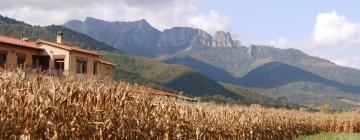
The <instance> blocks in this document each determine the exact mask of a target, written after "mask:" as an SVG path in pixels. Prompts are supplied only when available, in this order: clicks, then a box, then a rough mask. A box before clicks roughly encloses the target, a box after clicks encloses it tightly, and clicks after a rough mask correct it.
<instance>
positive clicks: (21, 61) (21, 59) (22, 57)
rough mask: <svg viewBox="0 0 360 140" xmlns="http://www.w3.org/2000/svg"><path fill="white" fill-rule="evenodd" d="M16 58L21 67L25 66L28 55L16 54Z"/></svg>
mask: <svg viewBox="0 0 360 140" xmlns="http://www.w3.org/2000/svg"><path fill="white" fill-rule="evenodd" d="M16 57H17V64H18V65H19V66H24V64H25V61H26V59H25V58H26V55H25V54H22V53H16Z"/></svg>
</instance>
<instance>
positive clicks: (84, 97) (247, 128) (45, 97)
mask: <svg viewBox="0 0 360 140" xmlns="http://www.w3.org/2000/svg"><path fill="white" fill-rule="evenodd" d="M0 88H1V90H0V124H1V127H0V138H1V139H74V138H77V139H83V138H90V139H250V140H252V139H254V140H255V139H286V138H287V139H292V138H296V137H298V136H300V135H311V134H316V133H318V132H347V133H353V132H360V125H359V124H360V114H359V113H355V112H353V113H342V114H322V113H308V112H303V111H296V110H281V109H280V110H277V109H265V108H261V107H259V106H252V107H243V106H223V105H215V104H209V103H190V102H185V101H179V100H176V99H172V98H167V97H162V96H153V95H150V94H148V93H150V92H151V91H150V89H148V88H141V87H139V86H136V85H131V84H127V83H118V82H112V81H101V80H96V79H85V78H84V77H76V78H74V77H66V78H55V77H47V76H43V75H28V74H25V73H23V72H10V71H5V72H1V73H0Z"/></svg>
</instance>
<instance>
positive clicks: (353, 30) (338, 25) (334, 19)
mask: <svg viewBox="0 0 360 140" xmlns="http://www.w3.org/2000/svg"><path fill="white" fill-rule="evenodd" d="M312 37H313V39H314V41H316V42H317V43H320V44H330V45H355V44H360V23H354V22H349V21H348V20H347V19H346V17H344V16H340V15H338V14H337V12H335V11H333V12H330V13H320V14H318V16H317V18H316V24H315V29H314V32H313V35H312Z"/></svg>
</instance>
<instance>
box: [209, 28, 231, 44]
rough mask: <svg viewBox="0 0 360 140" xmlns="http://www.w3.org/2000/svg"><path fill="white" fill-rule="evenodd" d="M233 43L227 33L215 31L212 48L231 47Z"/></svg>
mask: <svg viewBox="0 0 360 140" xmlns="http://www.w3.org/2000/svg"><path fill="white" fill-rule="evenodd" d="M233 46H234V43H233V40H232V38H231V35H230V33H229V32H227V33H225V32H223V31H217V32H216V33H215V35H214V39H213V42H212V47H233Z"/></svg>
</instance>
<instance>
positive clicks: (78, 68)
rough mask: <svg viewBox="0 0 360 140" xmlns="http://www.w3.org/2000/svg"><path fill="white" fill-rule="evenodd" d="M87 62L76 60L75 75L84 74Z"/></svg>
mask: <svg viewBox="0 0 360 140" xmlns="http://www.w3.org/2000/svg"><path fill="white" fill-rule="evenodd" d="M86 68H87V61H84V60H76V72H77V73H86Z"/></svg>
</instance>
